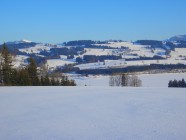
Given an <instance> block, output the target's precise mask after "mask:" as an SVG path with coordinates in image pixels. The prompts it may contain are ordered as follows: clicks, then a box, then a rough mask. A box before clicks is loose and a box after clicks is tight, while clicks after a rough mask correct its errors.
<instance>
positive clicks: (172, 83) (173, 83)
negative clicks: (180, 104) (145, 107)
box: [168, 79, 186, 88]
mask: <svg viewBox="0 0 186 140" xmlns="http://www.w3.org/2000/svg"><path fill="white" fill-rule="evenodd" d="M168 87H180V88H186V82H185V80H184V79H182V80H173V81H172V80H170V81H169V83H168Z"/></svg>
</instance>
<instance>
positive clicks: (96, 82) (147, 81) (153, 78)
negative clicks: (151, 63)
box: [69, 73, 186, 87]
mask: <svg viewBox="0 0 186 140" xmlns="http://www.w3.org/2000/svg"><path fill="white" fill-rule="evenodd" d="M69 76H70V77H71V79H74V80H75V81H76V83H77V85H78V86H85V85H87V86H107V87H108V86H109V78H110V76H103V75H89V76H88V77H86V76H82V75H75V74H69ZM137 76H138V77H139V79H140V80H141V81H142V87H168V83H169V81H170V80H174V79H176V80H181V79H182V78H184V79H185V80H186V73H160V74H138V75H137Z"/></svg>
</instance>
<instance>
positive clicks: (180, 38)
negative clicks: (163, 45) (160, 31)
mask: <svg viewBox="0 0 186 140" xmlns="http://www.w3.org/2000/svg"><path fill="white" fill-rule="evenodd" d="M168 41H171V42H174V41H175V42H177V41H186V35H177V36H173V37H171V38H169V39H168Z"/></svg>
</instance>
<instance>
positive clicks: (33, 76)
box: [27, 58, 40, 86]
mask: <svg viewBox="0 0 186 140" xmlns="http://www.w3.org/2000/svg"><path fill="white" fill-rule="evenodd" d="M29 62H30V63H29V65H28V66H27V70H28V74H29V77H30V82H31V83H32V86H38V85H40V82H39V78H38V76H37V66H36V62H35V61H34V59H33V58H30V59H29Z"/></svg>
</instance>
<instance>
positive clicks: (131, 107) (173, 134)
mask: <svg viewBox="0 0 186 140" xmlns="http://www.w3.org/2000/svg"><path fill="white" fill-rule="evenodd" d="M0 92H1V93H0V139H1V140H25V139H27V140H51V139H52V140H119V139H120V140H185V139H186V108H185V105H186V103H185V101H186V93H185V89H168V88H108V87H100V88H96V90H95V87H9V88H6V87H1V88H0Z"/></svg>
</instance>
